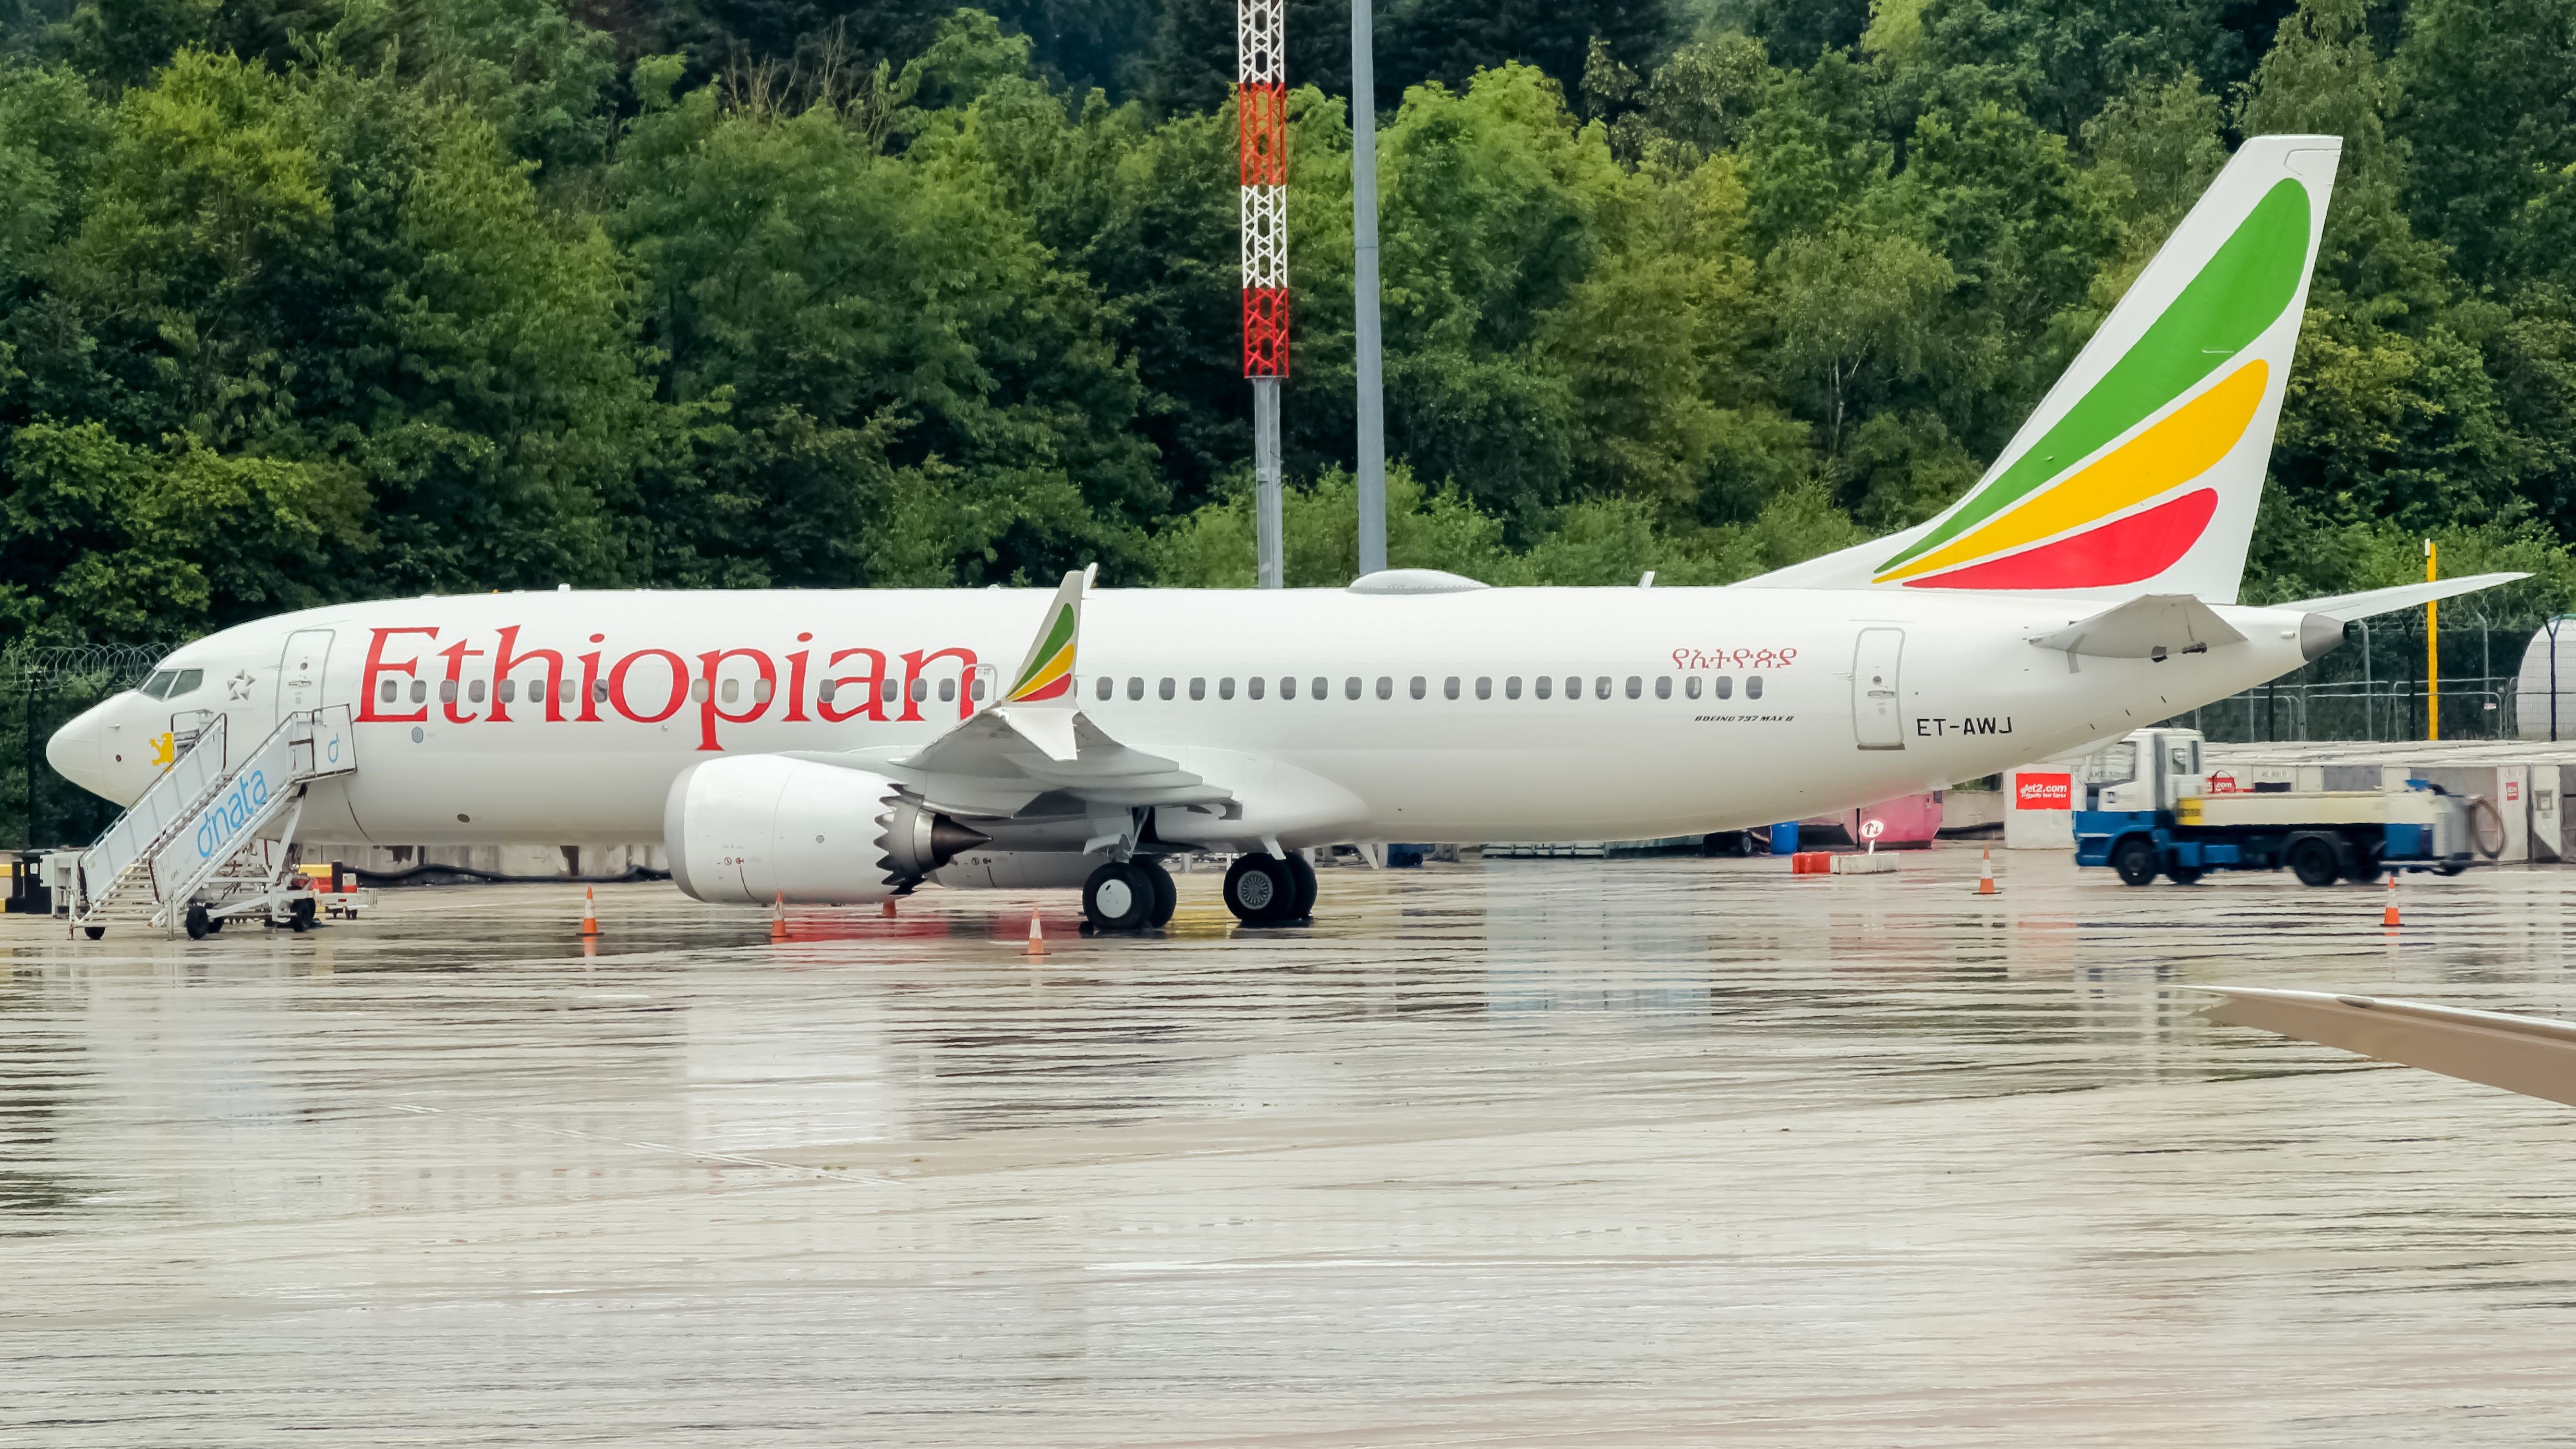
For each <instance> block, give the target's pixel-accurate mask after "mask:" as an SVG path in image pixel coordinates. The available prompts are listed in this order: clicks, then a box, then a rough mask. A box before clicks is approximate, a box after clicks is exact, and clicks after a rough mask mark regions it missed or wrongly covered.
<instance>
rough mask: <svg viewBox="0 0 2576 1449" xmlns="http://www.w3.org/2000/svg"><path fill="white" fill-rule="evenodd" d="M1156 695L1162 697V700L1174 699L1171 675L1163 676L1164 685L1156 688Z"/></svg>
mask: <svg viewBox="0 0 2576 1449" xmlns="http://www.w3.org/2000/svg"><path fill="white" fill-rule="evenodd" d="M1154 693H1155V694H1156V695H1158V696H1160V697H1161V698H1164V699H1169V698H1171V697H1172V677H1171V676H1170V675H1168V674H1166V675H1164V676H1163V682H1162V684H1161V685H1159V686H1157V687H1156V688H1155V690H1154Z"/></svg>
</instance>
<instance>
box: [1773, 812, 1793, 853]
mask: <svg viewBox="0 0 2576 1449" xmlns="http://www.w3.org/2000/svg"><path fill="white" fill-rule="evenodd" d="M1771 853H1772V854H1773V855H1796V854H1797V853H1798V822H1797V821H1795V820H1790V821H1784V822H1782V823H1781V824H1778V825H1774V826H1772V827H1771Z"/></svg>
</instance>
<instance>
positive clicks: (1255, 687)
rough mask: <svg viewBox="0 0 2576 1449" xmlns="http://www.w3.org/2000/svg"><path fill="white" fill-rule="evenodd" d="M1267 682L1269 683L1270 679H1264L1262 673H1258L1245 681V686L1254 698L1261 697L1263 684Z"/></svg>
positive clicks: (1246, 690) (1245, 689)
mask: <svg viewBox="0 0 2576 1449" xmlns="http://www.w3.org/2000/svg"><path fill="white" fill-rule="evenodd" d="M1267 683H1269V681H1268V680H1266V679H1263V678H1262V677H1261V676H1260V675H1258V674H1256V675H1254V676H1252V677H1251V678H1250V679H1247V680H1245V681H1243V688H1244V691H1245V692H1246V693H1248V694H1250V695H1251V696H1252V697H1253V698H1254V699H1259V698H1260V697H1261V686H1263V685H1264V684H1267Z"/></svg>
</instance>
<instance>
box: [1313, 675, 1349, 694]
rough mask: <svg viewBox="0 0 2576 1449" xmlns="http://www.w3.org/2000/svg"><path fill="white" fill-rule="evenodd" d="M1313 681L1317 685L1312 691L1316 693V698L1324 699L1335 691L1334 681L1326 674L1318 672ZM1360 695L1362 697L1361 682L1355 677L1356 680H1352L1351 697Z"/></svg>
mask: <svg viewBox="0 0 2576 1449" xmlns="http://www.w3.org/2000/svg"><path fill="white" fill-rule="evenodd" d="M1311 682H1312V683H1313V685H1314V686H1315V687H1314V689H1313V691H1312V693H1313V694H1314V696H1315V698H1317V699H1324V698H1327V697H1329V696H1330V695H1331V694H1332V692H1333V682H1332V681H1331V680H1329V679H1326V678H1325V677H1324V676H1322V675H1320V674H1318V675H1316V676H1315V677H1314V679H1313V680H1312V681H1311ZM1359 697H1360V682H1359V681H1358V680H1356V679H1354V680H1352V681H1351V698H1353V699H1357V698H1359Z"/></svg>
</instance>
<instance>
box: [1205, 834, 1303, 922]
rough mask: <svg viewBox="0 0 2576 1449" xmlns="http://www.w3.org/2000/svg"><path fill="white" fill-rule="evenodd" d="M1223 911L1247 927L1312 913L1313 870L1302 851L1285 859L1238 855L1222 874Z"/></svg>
mask: <svg viewBox="0 0 2576 1449" xmlns="http://www.w3.org/2000/svg"><path fill="white" fill-rule="evenodd" d="M1225 908H1226V909H1227V910H1229V911H1232V912H1234V918H1235V919H1236V920H1238V921H1241V922H1243V923H1244V924H1245V925H1247V926H1276V925H1283V924H1285V923H1287V922H1289V921H1302V920H1304V919H1306V918H1307V917H1308V916H1311V915H1313V914H1314V913H1315V867H1314V866H1312V865H1310V864H1308V863H1307V860H1306V857H1305V854H1304V853H1303V852H1302V851H1291V852H1289V854H1288V858H1287V859H1286V860H1281V859H1280V858H1279V857H1277V856H1275V855H1241V856H1237V857H1235V861H1234V864H1233V865H1231V866H1229V867H1227V869H1226V872H1225Z"/></svg>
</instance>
